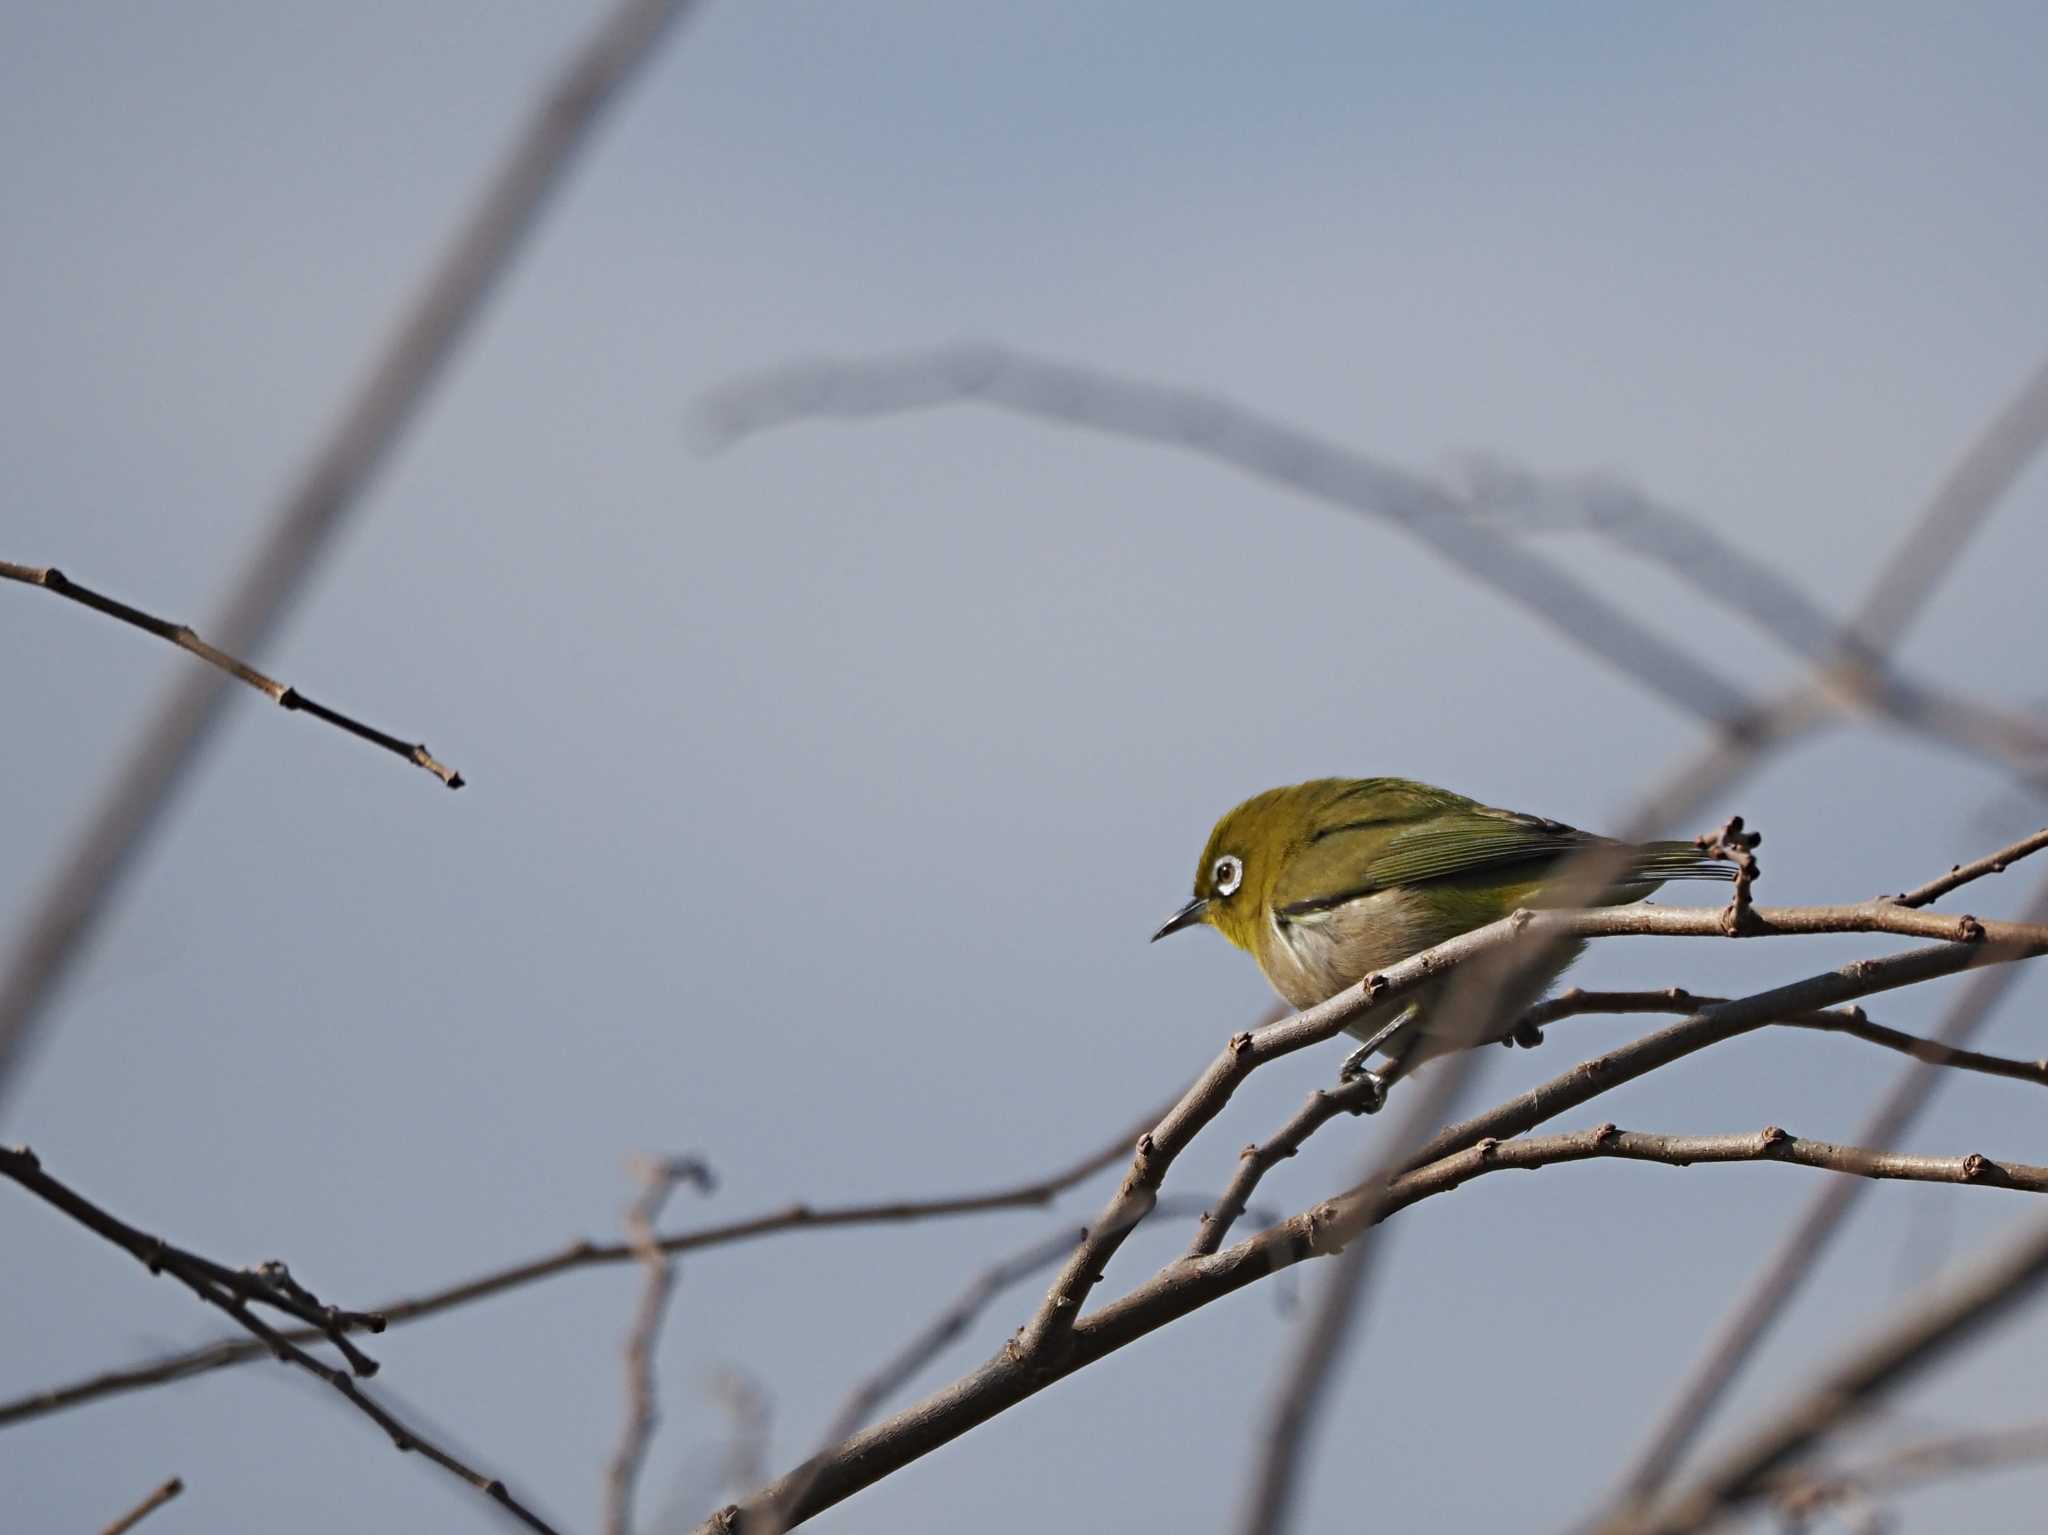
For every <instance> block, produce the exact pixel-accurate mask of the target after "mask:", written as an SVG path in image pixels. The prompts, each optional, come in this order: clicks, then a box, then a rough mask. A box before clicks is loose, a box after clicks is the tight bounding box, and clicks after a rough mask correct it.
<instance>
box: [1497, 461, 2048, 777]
mask: <svg viewBox="0 0 2048 1535" xmlns="http://www.w3.org/2000/svg"><path fill="white" fill-rule="evenodd" d="M1463 470H1464V472H1463V473H1462V474H1461V475H1460V477H1459V483H1458V486H1457V489H1458V491H1459V493H1460V495H1461V497H1462V499H1463V500H1464V502H1465V504H1466V506H1467V507H1468V508H1469V509H1470V511H1471V512H1472V514H1473V515H1475V516H1478V517H1481V518H1484V519H1486V520H1487V521H1488V522H1490V523H1491V524H1492V525H1493V526H1494V527H1497V528H1499V529H1500V530H1501V531H1502V532H1504V533H1518V534H1531V533H1549V532H1556V531H1560V530H1584V531H1587V532H1591V533H1594V534H1597V535H1599V536H1601V537H1604V538H1607V539H1609V540H1611V541H1612V542H1614V543H1616V544H1618V545H1620V546H1621V547H1622V548H1624V549H1626V550H1628V551H1629V552H1630V553H1632V554H1635V555H1637V556H1639V557H1641V558H1644V559H1648V560H1652V561H1654V562H1656V563H1657V564H1659V565H1662V566H1664V567H1665V568H1666V569H1667V570H1669V571H1670V572H1671V573H1672V574H1674V575H1676V576H1678V577H1679V578H1680V579H1682V580H1684V581H1686V582H1687V583H1689V584H1690V585H1692V586H1693V587H1695V588H1696V589H1697V590H1698V591H1700V592H1701V593H1702V594H1703V595H1705V596H1706V597H1708V598H1710V599H1712V600H1713V601H1715V602H1717V603H1719V604H1721V605H1722V606H1724V607H1726V608H1728V609H1730V610H1731V611H1733V612H1735V613H1738V614H1740V615H1741V616H1742V617H1744V618H1746V619H1748V620H1749V621H1750V623H1751V624H1753V625H1754V626H1755V627H1756V628H1757V629H1759V630H1760V631H1762V632H1763V633H1765V634H1768V635H1770V636H1771V637H1772V638H1774V639H1776V640H1777V641H1779V643H1781V644H1783V645H1784V646H1785V647H1786V648H1787V649H1788V650H1790V651H1792V652H1793V653H1794V654H1796V655H1799V656H1802V657H1804V658H1805V659H1806V660H1808V661H1811V662H1813V663H1814V664H1815V665H1816V666H1821V667H1831V666H1832V665H1833V664H1834V663H1835V661H1836V660H1837V658H1838V656H1839V653H1840V650H1841V645H1842V635H1843V632H1844V630H1843V625H1842V623H1841V621H1840V620H1839V619H1837V618H1836V617H1835V615H1834V614H1832V613H1830V612H1828V611H1827V610H1826V609H1824V608H1823V607H1822V606H1821V605H1820V604H1819V603H1818V602H1816V601H1814V600H1813V598H1811V597H1810V596H1808V595H1807V593H1806V592H1804V591H1803V590H1801V589H1800V588H1799V587H1798V586H1796V585H1795V584H1793V583H1792V582H1791V581H1789V580H1787V579H1786V578H1785V576H1784V575H1782V574H1781V573H1780V572H1779V571H1778V570H1777V568H1776V567H1775V566H1772V565H1770V564H1767V563H1766V562H1764V561H1762V560H1759V559H1756V558H1754V557H1752V556H1750V555H1749V554H1747V553H1745V552H1744V551H1743V550H1741V549H1739V548H1737V547H1736V546H1735V545H1733V544H1731V543H1729V542H1728V541H1727V540H1726V539H1724V538H1723V537H1721V535H1720V534H1719V533H1718V532H1717V531H1716V530H1715V529H1714V527H1713V526H1712V525H1711V524H1710V523H1709V522H1707V521H1706V520H1705V519H1704V518H1700V517H1694V516H1690V515H1688V514H1687V513H1685V512H1683V511H1681V510H1679V509H1677V508H1675V507H1673V506H1670V505H1668V504H1666V503H1664V502H1660V501H1658V500H1656V499H1655V498H1654V497H1652V496H1650V495H1649V494H1648V493H1646V492H1645V491H1643V490H1642V489H1640V488H1639V487H1637V486H1634V485H1631V484H1627V483H1625V482H1623V481H1620V480H1617V479H1614V478H1613V477H1611V476H1607V475H1601V474H1564V475H1539V474H1534V473H1531V472H1530V471H1528V470H1526V469H1523V468H1520V467H1518V466H1516V465H1514V464H1510V463H1507V462H1505V461H1503V460H1499V459H1494V458H1479V457H1475V458H1471V459H1468V460H1467V462H1466V463H1465V465H1464V466H1463ZM1838 680H1839V679H1838ZM1850 680H1852V681H1853V683H1854V686H1853V688H1852V689H1851V692H1852V694H1853V695H1855V701H1856V702H1858V703H1859V704H1860V705H1861V706H1862V707H1864V708H1867V709H1871V710H1874V711H1876V712H1877V713H1879V714H1882V715H1886V716H1888V717H1890V718H1892V719H1893V720H1895V721H1897V722H1898V723H1899V724H1901V725H1903V726H1906V727H1907V728H1909V729H1912V730H1914V731H1915V732H1917V733H1918V734H1920V735H1921V736H1923V737H1924V738H1926V739H1927V740H1928V741H1929V742H1930V744H1935V745H1947V746H1949V747H1951V748H1952V749H1966V750H1968V751H1969V752H1971V753H1973V754H1975V755H1978V756H1988V757H1994V758H1997V759H1999V760H2000V761H2003V762H2004V763H2005V764H2006V765H2007V766H2008V767H2009V768H2010V769H2011V770H2012V771H2013V772H2015V773H2017V774H2018V775H2019V776H2020V777H2021V778H2022V780H2023V781H2025V782H2027V783H2029V784H2031V785H2033V786H2034V787H2035V788H2037V789H2038V788H2039V787H2041V786H2042V784H2043V782H2044V778H2048V720H2043V719H2041V718H2039V717H2038V716H2035V715H2029V714H2026V713H2015V712H2013V711H2011V710H2008V709H2005V708H2001V707H1999V706H1997V705H1995V704H1991V703H1987V702H1985V701H1983V700H1981V699H1974V698H1969V697H1966V696H1965V695H1963V694H1962V693H1960V692H1958V691H1957V690H1956V689H1955V688H1954V687H1952V686H1947V685H1943V686H1938V687H1937V686H1935V685H1932V684H1928V683H1925V682H1920V681H1916V680H1914V679H1913V678H1910V677H1908V676H1905V675H1904V674H1903V673H1901V672H1900V671H1899V670H1898V669H1897V668H1896V667H1893V668H1891V669H1890V670H1888V671H1886V672H1883V673H1881V674H1867V673H1866V674H1862V675H1859V676H1856V677H1854V678H1853V679H1850Z"/></svg>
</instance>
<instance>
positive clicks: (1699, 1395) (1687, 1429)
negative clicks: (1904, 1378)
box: [1619, 880, 2048, 1505]
mask: <svg viewBox="0 0 2048 1535" xmlns="http://www.w3.org/2000/svg"><path fill="white" fill-rule="evenodd" d="M2027 916H2028V918H2029V919H2030V920H2032V921H2036V922H2039V921H2048V880H2044V881H2043V882H2042V883H2041V885H2040V886H2039V887H2038V888H2037V889H2036V890H2035V892H2034V895H2033V898H2032V900H2031V902H2030V903H2029V907H2028V911H2027ZM2012 980H2013V972H2012V971H2011V970H2009V969H2007V968H2005V967H1999V968H1997V969H1994V970H1987V971H1984V972H1981V973H1980V974H1978V975H1975V976H1972V977H1971V978H1970V982H1969V984H1968V985H1967V986H1966V987H1965V988H1964V989H1963V991H1962V993H1961V995H1959V996H1958V997H1957V998H1956V999H1955V1001H1954V1002H1953V1003H1952V1004H1951V1005H1950V1006H1949V1009H1948V1011H1947V1013H1946V1014H1945V1015H1944V1017H1943V1019H1942V1022H1941V1026H1940V1027H1939V1028H1938V1029H1936V1031H1935V1034H1934V1038H1933V1041H1932V1042H1933V1044H1934V1045H1935V1046H1936V1047H1938V1048H1948V1049H1956V1048H1960V1047H1961V1046H1962V1045H1963V1044H1964V1043H1965V1042H1966V1041H1967V1040H1968V1039H1969V1038H1970V1036H1971V1035H1973V1034H1974V1033H1975V1032H1976V1031H1977V1029H1978V1028H1979V1027H1980V1026H1981V1025H1982V1023H1983V1021H1984V1020H1985V1018H1986V1017H1988V1016H1989V1015H1990V1013H1991V1011H1992V1009H1993V1008H1995V1007H1996V1006H1997V1005H1998V1003H1999V1002H2000V1001H2001V1000H2002V999H2003V998H2004V996H2005V993H2006V989H2007V987H2009V986H2010V985H2011V983H2012ZM1939 1073H1940V1063H1938V1062H1934V1061H1926V1060H1921V1061H1915V1062H1914V1063H1913V1064H1911V1065H1909V1066H1907V1067H1906V1068H1905V1069H1904V1071H1902V1072H1901V1073H1900V1075H1899V1076H1898V1077H1897V1078H1896V1080H1895V1081H1894V1082H1893V1084H1892V1087H1891V1089H1890V1091H1889V1092H1887V1093H1886V1094H1885V1096H1884V1098H1883V1099H1882V1100H1881V1101H1880V1102H1879V1103H1878V1104H1877V1106H1876V1107H1875V1108H1874V1109H1873V1110H1872V1112H1871V1113H1870V1114H1869V1115H1868V1116H1867V1118H1866V1120H1865V1122H1864V1124H1863V1127H1862V1129H1861V1130H1860V1131H1859V1132H1858V1134H1857V1139H1858V1140H1860V1141H1862V1142H1863V1143H1864V1144H1866V1145H1872V1146H1879V1147H1885V1146H1893V1145H1896V1144H1897V1143H1898V1142H1899V1140H1900V1139H1901V1138H1902V1137H1903V1136H1904V1135H1905V1133H1906V1132H1907V1130H1908V1129H1910V1128H1911V1126H1912V1124H1913V1122H1914V1120H1915V1119H1917V1118H1918V1117H1919V1113H1920V1110H1921V1109H1922V1108H1923V1107H1924V1106H1925V1105H1926V1102H1927V1100H1928V1098H1929V1097H1930V1096H1932V1094H1933V1092H1934V1089H1935V1087H1936V1085H1937V1083H1938V1082H1939V1081H1940V1080H1941V1078H1940V1075H1939ZM1862 1193H1863V1185H1862V1184H1860V1183H1856V1182H1854V1181H1852V1180H1849V1179H1836V1180H1833V1181H1830V1182H1828V1183H1825V1184H1823V1185H1822V1186H1821V1187H1820V1188H1819V1189H1817V1190H1816V1191H1815V1192H1814V1194H1813V1196H1812V1198H1811V1199H1809V1201H1808V1202H1807V1205H1806V1208H1805V1209H1804V1210H1803V1211H1801V1212H1800V1215H1799V1217H1798V1219H1797V1220H1795V1221H1794V1222H1793V1224H1792V1226H1791V1229H1790V1230H1788V1231H1787V1232H1786V1233H1785V1235H1784V1237H1783V1238H1782V1239H1781V1240H1780V1241H1779V1243H1778V1245H1777V1247H1776V1248H1775V1249H1774V1250H1773V1251H1772V1253H1771V1255H1770V1257H1769V1258H1768V1259H1767V1260H1766V1261H1765V1262H1764V1264H1763V1266H1762V1267H1761V1268H1759V1269H1758V1270H1757V1272H1756V1274H1755V1275H1754V1277H1753V1278H1752V1279H1751V1281H1750V1283H1749V1284H1748V1286H1747V1287H1746V1288H1745V1289H1744V1291H1743V1293H1742V1295H1741V1297H1740V1298H1739V1299H1738V1300H1737V1301H1736V1303H1735V1305H1734V1306H1733V1307H1732V1308H1731V1309H1730V1310H1729V1312H1728V1314H1727V1315H1726V1316H1725V1317H1724V1318H1723V1320H1722V1322H1721V1324H1720V1326H1719V1327H1717V1328H1716V1329H1715V1331H1714V1333H1713V1335H1712V1336H1711V1337H1710V1338H1709V1340H1708V1342H1707V1346H1706V1348H1705V1349H1704V1350H1703V1351H1702V1352H1701V1354H1700V1357H1699V1358H1698V1360H1697V1361H1695V1363H1694V1364H1693V1367H1692V1368H1691V1369H1690V1370H1689V1371H1688V1372H1687V1373H1686V1375H1685V1378H1684V1379H1683V1380H1682V1381H1681V1382H1680V1384H1679V1387H1678V1390H1677V1391H1676V1392H1675V1393H1674V1394H1673V1396H1672V1399H1671V1401H1670V1404H1669V1405H1668V1406H1667V1407H1666V1408H1665V1410H1664V1412H1663V1413H1661V1414H1660V1415H1659V1417H1658V1419H1657V1421H1656V1423H1655V1424H1654V1425H1653V1427H1652V1428H1651V1431H1650V1436H1649V1439H1648V1441H1647V1442H1646V1443H1645V1444H1644V1445H1643V1447H1642V1448H1641V1449H1640V1450H1639V1451H1638V1452H1637V1454H1636V1456H1635V1458H1634V1459H1633V1460H1632V1461H1631V1462H1630V1464H1629V1466H1628V1467H1627V1469H1626V1470H1625V1471H1624V1473H1623V1475H1622V1478H1621V1485H1620V1493H1619V1497H1620V1500H1621V1502H1622V1503H1623V1504H1624V1505H1640V1504H1645V1503H1647V1501H1648V1500H1650V1499H1651V1498H1653V1497H1654V1496H1655V1494H1656V1492H1657V1490H1658V1489H1659V1488H1660V1487H1662V1486H1663V1485H1664V1483H1665V1482H1666V1481H1667V1480H1668V1479H1669V1478H1670V1476H1671V1473H1672V1471H1673V1470H1674V1469H1675V1468H1676V1466H1677V1464H1678V1460H1679V1457H1680V1456H1681V1455H1683V1454H1684V1452H1685V1449H1686V1447H1687V1446H1688V1445H1689V1444H1691V1442H1692V1441H1693V1439H1694V1438H1695V1437H1696V1436H1697V1435H1698V1434H1699V1432H1700V1430H1701V1429H1702V1428H1703V1427H1704V1426H1705V1425H1706V1422H1707V1419H1708V1418H1709V1417H1710V1416H1712V1414H1713V1411H1714V1408H1715V1407H1716V1405H1718V1404H1719V1402H1720V1400H1721V1398H1722V1397H1723V1395H1724V1394H1725V1393H1726V1391H1727V1389H1728V1385H1729V1383H1730V1382H1731V1381H1732V1380H1733V1379H1734V1378H1735V1376H1736V1374H1737V1373H1738V1372H1739V1371H1740V1370H1741V1368H1742V1366H1743V1364H1744V1363H1745V1362H1746V1361H1747V1360H1748V1359H1749V1358H1750V1356H1751V1355H1752V1354H1753V1353H1754V1352H1755V1351H1756V1349H1757V1347H1758V1345H1760V1344H1761V1343H1762V1341H1763V1338H1764V1335H1765V1334H1766V1333H1767V1332H1768V1331H1769V1330H1770V1328H1771V1326H1772V1324H1773V1323H1774V1322H1776V1321H1777V1319H1778V1318H1779V1317H1780V1316H1782V1315H1783V1314H1784V1311H1785V1307H1786V1305H1787V1304H1788V1303H1789V1302H1790V1300H1791V1298H1792V1297H1793V1296H1794V1295H1796V1294H1798V1293H1799V1290H1800V1288H1801V1286H1802V1285H1803V1284H1804V1283H1805V1281H1806V1278H1807V1276H1808V1275H1809V1274H1811V1273H1812V1272H1813V1267H1814V1265H1815V1264H1816V1263H1817V1262H1818V1261H1819V1259H1820V1256H1821V1254H1822V1253H1823V1252H1825V1251H1826V1250H1827V1245H1828V1243H1829V1241H1830V1240H1831V1239H1832V1238H1833V1236H1834V1234H1835V1232H1836V1231H1837V1230H1839V1229H1840V1227H1841V1224H1842V1222H1843V1221H1844V1220H1845V1219H1846V1218H1847V1217H1848V1215H1849V1212H1850V1210H1851V1208H1852V1207H1853V1206H1854V1205H1855V1203H1856V1201H1857V1199H1858V1198H1859V1197H1860V1196H1861V1195H1862Z"/></svg>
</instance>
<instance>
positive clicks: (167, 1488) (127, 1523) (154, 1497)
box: [100, 1476, 185, 1535]
mask: <svg viewBox="0 0 2048 1535" xmlns="http://www.w3.org/2000/svg"><path fill="white" fill-rule="evenodd" d="M184 1490H185V1481H184V1478H182V1477H176V1476H174V1477H172V1478H171V1479H170V1480H169V1481H167V1482H165V1483H164V1484H163V1486H161V1487H159V1488H157V1490H156V1491H155V1492H152V1493H151V1494H150V1495H149V1496H148V1497H146V1498H144V1499H143V1500H142V1501H141V1502H140V1503H138V1504H136V1505H135V1506H134V1507H133V1508H131V1509H129V1510H128V1512H127V1513H125V1514H123V1515H122V1516H121V1517H120V1518H118V1519H116V1520H115V1521H114V1522H113V1523H112V1524H110V1525H108V1526H107V1527H106V1528H105V1529H104V1530H101V1531H100V1535H127V1532H128V1531H130V1530H132V1529H134V1528H135V1526H137V1525H138V1524H140V1523H142V1521H143V1520H145V1519H147V1518H148V1517H149V1516H150V1515H151V1514H153V1513H155V1512H156V1511H157V1510H158V1509H160V1508H162V1507H163V1506H164V1505H165V1504H166V1503H168V1502H170V1501H171V1499H173V1498H175V1497H176V1496H177V1495H178V1494H179V1493H181V1492H183V1491H184Z"/></svg>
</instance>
